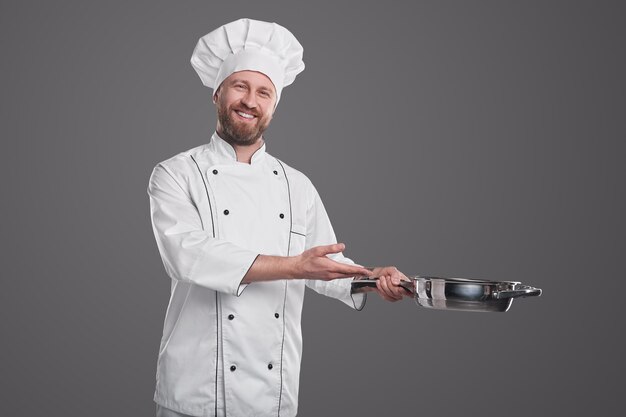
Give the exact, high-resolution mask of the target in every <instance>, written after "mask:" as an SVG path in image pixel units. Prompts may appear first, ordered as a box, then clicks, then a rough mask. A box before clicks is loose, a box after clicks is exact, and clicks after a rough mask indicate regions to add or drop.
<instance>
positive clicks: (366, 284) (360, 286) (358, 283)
mask: <svg viewBox="0 0 626 417" xmlns="http://www.w3.org/2000/svg"><path fill="white" fill-rule="evenodd" d="M376 281H378V277H374V278H365V279H363V278H361V279H358V278H357V279H354V280H353V281H352V288H351V291H352V294H357V293H360V292H367V289H368V288H376ZM400 286H401V287H402V288H404V289H405V290H407V291H408V292H410V293H411V294H413V282H412V281H400Z"/></svg>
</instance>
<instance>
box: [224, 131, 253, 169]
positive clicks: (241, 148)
mask: <svg viewBox="0 0 626 417" xmlns="http://www.w3.org/2000/svg"><path fill="white" fill-rule="evenodd" d="M216 131H217V134H218V135H219V137H220V138H222V139H224V141H225V142H226V143H228V144H229V145H230V146H232V147H233V149H234V150H235V154H236V155H237V162H243V163H246V164H249V163H251V162H252V155H254V153H255V152H256V151H258V150H259V149H261V146H263V144H264V143H265V141H264V140H263V136H261V137H259V138H258V139H257V140H255V141H254V142H252V143H250V144H247V145H241V144H237V143H233V141H231V140H228V139H227V138H225V136H227V135H223V134H222V133H221V132H220V131H219V129H217V130H216Z"/></svg>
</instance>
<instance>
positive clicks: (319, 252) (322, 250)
mask: <svg viewBox="0 0 626 417" xmlns="http://www.w3.org/2000/svg"><path fill="white" fill-rule="evenodd" d="M345 249H346V245H344V244H343V243H335V244H334V245H324V246H316V247H315V248H313V250H314V253H315V255H316V256H326V255H330V254H331V253H339V252H341V251H343V250H345Z"/></svg>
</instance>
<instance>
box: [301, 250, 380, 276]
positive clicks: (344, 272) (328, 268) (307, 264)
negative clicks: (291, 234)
mask: <svg viewBox="0 0 626 417" xmlns="http://www.w3.org/2000/svg"><path fill="white" fill-rule="evenodd" d="M345 248H346V245H344V244H343V243H335V244H334V245H325V246H315V247H313V248H311V249H308V250H306V251H304V252H302V254H300V255H297V256H294V257H293V258H294V268H295V269H294V275H295V276H294V278H306V279H320V280H324V281H330V280H333V279H337V278H349V277H354V276H370V275H371V274H372V271H370V270H369V269H365V268H363V267H362V266H360V265H351V264H344V263H341V262H336V261H333V260H332V259H330V258H329V257H328V256H327V255H330V254H333V253H340V252H342V251H343V250H345Z"/></svg>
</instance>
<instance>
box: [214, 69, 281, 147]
mask: <svg viewBox="0 0 626 417" xmlns="http://www.w3.org/2000/svg"><path fill="white" fill-rule="evenodd" d="M214 100H215V105H216V107H217V133H218V134H219V135H220V137H221V138H222V139H224V140H225V141H226V142H228V143H230V144H231V145H239V146H247V145H252V144H254V143H256V142H257V141H258V140H259V138H261V135H263V132H264V131H265V129H267V127H268V126H269V124H270V121H271V120H272V115H273V114H274V107H275V104H276V90H275V89H274V84H272V82H271V81H270V79H269V78H267V77H266V76H265V75H263V74H261V73H260V72H256V71H238V72H235V73H232V74H231V75H230V76H229V77H228V78H226V79H225V80H224V81H223V82H222V84H220V87H219V88H218V89H217V91H216V92H215V95H214Z"/></svg>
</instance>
